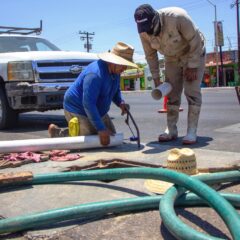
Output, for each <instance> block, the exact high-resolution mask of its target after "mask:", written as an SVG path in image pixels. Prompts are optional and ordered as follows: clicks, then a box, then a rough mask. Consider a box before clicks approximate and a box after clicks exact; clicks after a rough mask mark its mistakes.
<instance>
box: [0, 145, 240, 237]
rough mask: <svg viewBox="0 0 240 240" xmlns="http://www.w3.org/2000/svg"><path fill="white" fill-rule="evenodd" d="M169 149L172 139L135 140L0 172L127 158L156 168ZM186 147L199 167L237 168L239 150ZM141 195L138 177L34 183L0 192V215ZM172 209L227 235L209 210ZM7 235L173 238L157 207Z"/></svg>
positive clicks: (45, 169)
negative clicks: (72, 158) (76, 156)
mask: <svg viewBox="0 0 240 240" xmlns="http://www.w3.org/2000/svg"><path fill="white" fill-rule="evenodd" d="M173 147H179V148H182V147H184V146H182V145H181V142H180V140H178V141H176V142H173V143H168V144H159V143H157V142H150V143H147V144H144V143H142V144H141V149H138V148H137V144H135V143H132V142H125V143H124V144H122V145H120V146H117V147H112V148H102V149H91V150H86V151H81V152H80V154H81V155H82V156H83V157H82V158H80V159H79V160H76V161H73V162H53V161H47V162H42V163H32V164H27V165H23V166H21V167H18V168H14V169H9V168H8V169H2V170H1V172H9V171H13V172H19V171H32V172H33V174H38V173H49V172H60V171H66V170H67V169H70V168H72V169H79V168H83V167H87V166H91V165H92V164H93V163H95V162H97V161H99V160H105V161H110V160H113V159H119V160H121V161H120V162H124V161H126V162H128V163H129V162H131V164H134V162H135V163H136V164H137V163H141V164H142V165H148V166H157V167H159V166H161V165H164V164H166V159H167V156H168V152H169V150H170V149H171V148H173ZM191 148H192V149H193V150H194V151H195V153H196V156H197V165H198V168H200V169H201V168H216V167H230V166H237V165H238V166H240V153H236V152H227V151H215V150H207V149H204V148H201V147H199V146H198V145H196V146H193V147H191ZM114 167H118V166H114ZM119 167H121V164H120V165H119ZM239 189H240V187H239V185H236V186H234V187H231V188H228V189H227V191H231V192H238V193H239ZM146 195H152V193H150V192H149V191H148V190H147V189H145V187H144V180H139V179H122V180H117V181H113V182H110V183H105V182H98V181H87V182H79V183H71V184H54V185H39V186H38V185H36V186H34V187H33V188H24V189H20V190H18V191H14V192H12V191H7V192H2V193H1V198H0V206H1V210H0V215H2V216H4V217H14V216H19V215H25V214H30V213H33V212H42V211H46V210H49V209H53V208H62V207H66V206H72V205H77V204H81V203H89V202H95V201H105V200H113V199H120V198H129V197H130V198H131V197H136V196H146ZM177 212H178V213H179V214H180V218H181V219H183V220H184V221H185V222H187V223H188V224H190V225H191V226H194V225H195V228H197V230H199V231H204V232H207V233H209V234H213V235H214V234H215V236H218V237H222V238H227V237H230V234H229V233H228V230H227V229H226V227H225V225H224V223H223V222H222V220H221V219H220V218H219V217H218V216H217V215H216V213H215V212H214V211H213V210H212V209H207V208H196V209H194V208H188V209H180V210H179V209H178V210H177ZM7 237H12V238H11V239H136V238H139V239H174V238H173V237H172V236H171V235H170V234H169V233H168V231H167V230H166V229H165V228H164V226H163V225H162V223H161V219H160V217H159V213H158V210H156V211H149V212H141V213H129V214H126V215H120V216H108V217H106V218H104V219H85V220H81V221H73V222H72V224H65V225H64V224H60V225H56V226H52V227H51V228H42V229H37V230H33V231H27V232H24V233H19V234H17V235H10V236H7ZM5 239H8V238H5Z"/></svg>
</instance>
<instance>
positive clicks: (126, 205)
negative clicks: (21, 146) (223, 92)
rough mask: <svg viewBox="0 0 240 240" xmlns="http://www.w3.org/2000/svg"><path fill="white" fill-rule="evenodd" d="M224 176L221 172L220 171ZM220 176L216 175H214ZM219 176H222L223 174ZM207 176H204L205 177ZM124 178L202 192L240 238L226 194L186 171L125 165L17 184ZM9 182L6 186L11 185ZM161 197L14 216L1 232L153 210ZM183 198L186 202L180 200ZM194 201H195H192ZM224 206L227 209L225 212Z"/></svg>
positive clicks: (237, 175) (239, 226)
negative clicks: (107, 214) (161, 183)
mask: <svg viewBox="0 0 240 240" xmlns="http://www.w3.org/2000/svg"><path fill="white" fill-rule="evenodd" d="M231 173H232V174H230V177H229V178H228V179H227V181H229V182H231V181H236V180H239V178H240V173H239V171H233V172H231ZM219 174H220V175H221V173H219ZM211 175H215V176H216V175H217V174H211ZM220 175H219V176H220ZM203 177H204V176H203ZM122 178H144V179H146V178H147V179H158V180H165V181H168V182H173V183H177V184H178V185H181V186H184V187H186V188H187V189H189V190H191V191H192V192H194V193H196V194H197V195H199V196H200V197H201V198H203V200H205V201H206V202H207V203H208V204H209V205H210V206H212V207H213V208H214V209H215V210H216V211H217V212H218V213H219V214H220V216H221V217H222V219H223V220H224V222H225V223H226V225H227V226H228V228H229V230H230V232H231V234H232V236H233V238H234V239H240V233H239V231H238V230H239V229H240V219H239V215H238V214H237V212H236V211H235V209H234V208H233V207H232V206H231V204H230V203H228V202H227V201H226V200H225V199H224V198H223V197H221V196H220V195H219V194H218V193H216V192H215V191H214V190H212V189H211V188H209V187H208V186H207V185H205V184H204V183H202V182H200V181H198V180H197V179H194V178H192V177H189V176H187V175H185V174H182V173H178V172H175V171H171V170H167V169H161V168H123V169H108V170H91V171H81V172H67V173H52V174H41V175H34V177H33V179H32V180H29V181H24V182H21V183H19V184H18V185H30V184H48V183H63V182H68V181H83V180H113V179H114V180H115V179H122ZM207 178H208V180H209V181H211V183H218V182H220V181H221V178H220V177H218V178H217V179H213V180H212V179H211V177H209V176H208V177H207ZM10 185H11V184H8V185H6V186H10ZM190 196H191V197H190V198H192V200H193V201H196V202H198V203H199V204H204V202H202V201H201V202H199V198H197V197H196V196H193V195H190ZM228 197H230V198H231V199H234V201H235V203H237V205H239V196H236V195H231V196H230V195H228ZM160 199H161V198H160V197H159V196H157V197H141V198H134V199H125V200H115V201H108V202H102V203H91V204H82V205H79V206H73V207H68V208H62V209H55V210H51V211H47V212H43V213H37V214H31V215H26V216H20V217H15V218H9V219H3V220H0V233H7V232H15V231H20V230H26V229H32V228H34V227H39V226H43V225H47V224H49V223H56V222H57V221H65V220H70V219H76V218H80V217H84V216H91V215H92V216H93V215H94V216H96V215H103V214H106V213H113V212H122V211H132V210H145V209H153V208H155V207H156V204H159V201H160ZM188 199H189V197H188V195H187V196H186V197H184V198H181V199H179V200H178V203H179V204H187V203H189V202H191V201H190V200H188ZM181 201H183V202H181ZM192 204H193V202H192ZM222 209H227V212H228V213H227V215H226V211H224V212H223V211H222Z"/></svg>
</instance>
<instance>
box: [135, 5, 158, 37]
mask: <svg viewBox="0 0 240 240" xmlns="http://www.w3.org/2000/svg"><path fill="white" fill-rule="evenodd" d="M155 14H156V11H155V10H154V9H153V8H152V6H151V5H149V4H143V5H140V6H139V7H138V8H137V9H136V10H135V13H134V18H135V21H136V23H137V28H138V33H142V32H151V31H152V20H153V18H154V16H155Z"/></svg>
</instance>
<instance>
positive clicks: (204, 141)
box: [144, 136, 213, 154]
mask: <svg viewBox="0 0 240 240" xmlns="http://www.w3.org/2000/svg"><path fill="white" fill-rule="evenodd" d="M182 139H183V137H179V138H178V139H177V140H174V141H170V142H161V143H160V142H158V141H154V142H149V143H147V144H146V146H148V147H151V149H150V150H146V151H144V154H154V153H155V154H156V153H160V152H164V151H166V150H170V149H172V148H194V149H195V148H202V147H205V146H208V145H209V142H211V141H213V138H211V137H201V136H200V137H198V141H197V143H196V144H193V145H183V144H182Z"/></svg>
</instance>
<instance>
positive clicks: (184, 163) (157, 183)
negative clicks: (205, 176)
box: [144, 148, 200, 194]
mask: <svg viewBox="0 0 240 240" xmlns="http://www.w3.org/2000/svg"><path fill="white" fill-rule="evenodd" d="M167 168H168V169H170V170H174V171H177V172H181V173H185V174H187V175H197V174H200V173H199V172H198V170H197V161H196V156H195V153H194V151H193V150H192V149H190V148H182V149H179V148H173V149H172V150H170V153H169V155H168V158H167ZM172 185H173V183H169V182H165V181H161V180H152V179H149V180H146V181H145V183H144V186H145V187H146V188H147V189H148V190H149V191H150V192H154V193H159V194H164V193H165V192H166V191H167V190H168V189H169V188H170V187H171V186H172Z"/></svg>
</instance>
